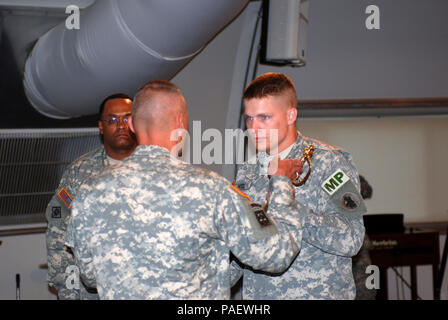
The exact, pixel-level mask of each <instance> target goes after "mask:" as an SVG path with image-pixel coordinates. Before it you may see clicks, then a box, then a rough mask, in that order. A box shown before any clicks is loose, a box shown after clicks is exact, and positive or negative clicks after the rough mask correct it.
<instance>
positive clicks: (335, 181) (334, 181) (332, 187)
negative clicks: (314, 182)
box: [322, 169, 350, 196]
mask: <svg viewBox="0 0 448 320" xmlns="http://www.w3.org/2000/svg"><path fill="white" fill-rule="evenodd" d="M348 180H350V178H349V176H347V175H346V174H345V173H344V171H342V170H341V169H338V170H336V172H334V173H333V174H332V175H331V176H330V177H329V178H328V179H327V180H325V181H324V183H322V188H323V189H324V190H325V192H327V193H328V194H329V195H330V196H331V195H332V194H334V193H335V192H336V191H338V190H339V189H340V188H341V187H342V186H343V185H344V183H346V182H347V181H348Z"/></svg>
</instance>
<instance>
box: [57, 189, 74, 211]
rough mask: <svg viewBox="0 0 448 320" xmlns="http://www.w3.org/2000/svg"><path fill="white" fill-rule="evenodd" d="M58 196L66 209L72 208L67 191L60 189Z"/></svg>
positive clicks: (70, 198)
mask: <svg viewBox="0 0 448 320" xmlns="http://www.w3.org/2000/svg"><path fill="white" fill-rule="evenodd" d="M58 196H59V198H60V199H61V200H62V202H63V203H64V204H65V205H66V206H67V208H69V209H70V207H71V206H72V201H73V200H72V197H70V195H69V194H68V192H67V190H65V188H62V189H61V190H60V191H59V192H58Z"/></svg>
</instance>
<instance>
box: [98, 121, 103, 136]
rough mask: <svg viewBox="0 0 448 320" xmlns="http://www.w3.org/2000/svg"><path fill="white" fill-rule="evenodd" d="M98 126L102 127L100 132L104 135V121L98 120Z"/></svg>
mask: <svg viewBox="0 0 448 320" xmlns="http://www.w3.org/2000/svg"><path fill="white" fill-rule="evenodd" d="M98 128H99V129H100V134H101V135H103V134H104V132H103V131H104V128H103V121H101V120H100V121H98Z"/></svg>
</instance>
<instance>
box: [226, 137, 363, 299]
mask: <svg viewBox="0 0 448 320" xmlns="http://www.w3.org/2000/svg"><path fill="white" fill-rule="evenodd" d="M310 144H313V145H314V147H315V150H314V155H313V157H312V171H311V175H310V177H309V179H308V180H307V182H306V183H305V184H304V185H302V186H300V187H295V201H296V203H297V204H300V205H301V207H299V208H301V209H299V210H301V212H300V215H299V216H300V217H301V225H302V228H303V235H302V236H303V237H302V243H301V250H300V253H299V254H298V256H297V257H296V259H295V260H294V262H293V263H292V265H291V266H290V268H289V269H288V270H287V271H286V272H284V273H282V274H280V275H270V274H266V273H263V272H254V271H252V270H250V269H249V268H244V278H243V299H354V298H355V285H354V281H353V275H352V261H351V257H352V256H353V255H355V254H356V253H357V252H358V250H359V249H360V247H361V245H362V242H363V238H364V226H363V222H362V216H361V215H362V214H363V213H364V212H365V206H364V204H363V202H362V198H361V196H360V195H359V178H358V174H357V171H356V169H355V167H354V165H353V162H352V159H351V156H350V155H349V154H348V153H347V152H345V151H343V150H342V149H340V148H337V147H334V146H330V145H328V144H325V143H323V142H320V141H318V140H314V139H311V138H307V137H304V136H302V135H301V134H300V133H299V136H298V138H297V140H296V142H295V144H294V146H293V147H292V149H291V151H290V153H289V154H288V156H287V158H297V159H299V158H300V157H301V155H302V154H303V151H304V148H305V147H307V146H309V145H310ZM307 171H308V164H305V165H304V171H303V173H302V176H304V175H305V174H306V172H307ZM340 172H342V174H344V178H343V180H344V182H345V184H343V185H342V184H340V185H338V180H337V178H340V177H341V173H340ZM335 176H336V178H334V177H335ZM332 178H333V180H331V179H332ZM299 179H300V178H299ZM268 184H269V178H268V177H267V176H266V175H263V174H260V163H259V162H258V161H257V164H244V165H242V166H241V168H240V169H239V170H238V173H237V178H236V185H237V186H238V187H239V188H240V189H241V190H243V192H245V193H247V194H248V195H249V196H251V197H252V198H253V199H254V201H258V202H261V203H263V201H264V199H265V194H266V191H267V188H266V186H267V185H268ZM340 186H341V187H342V188H339V187H340ZM349 186H350V187H351V191H350V192H348V191H347V190H348V189H347V188H348V187H349ZM333 187H334V189H337V188H339V189H338V191H335V190H332V188H333ZM326 188H327V189H329V190H330V192H334V193H333V194H332V195H330V194H329V190H326ZM349 189H350V188H349ZM343 190H346V191H347V193H346V194H341V191H343ZM346 196H347V197H348V198H346ZM344 199H345V200H346V201H348V203H344V201H345V200H344ZM347 205H348V206H347ZM344 206H345V207H344ZM284 214H286V215H287V214H293V215H296V214H297V213H296V212H292V211H290V212H288V213H284ZM232 267H234V268H232V283H235V282H236V280H238V278H239V277H240V276H241V274H242V273H243V271H242V269H241V266H240V265H238V263H236V262H235V261H234V262H232Z"/></svg>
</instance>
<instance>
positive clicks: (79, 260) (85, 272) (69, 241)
mask: <svg viewBox="0 0 448 320" xmlns="http://www.w3.org/2000/svg"><path fill="white" fill-rule="evenodd" d="M89 193H90V189H89V187H88V185H82V187H81V188H80V190H79V196H77V199H76V200H75V201H73V209H72V210H73V212H72V217H71V218H70V220H69V222H68V226H67V238H66V245H67V246H68V247H70V248H71V249H72V251H73V254H74V260H75V263H76V266H77V267H78V268H79V274H80V277H81V281H82V282H83V284H84V285H85V286H86V287H87V288H96V278H95V273H94V268H93V259H92V254H91V251H90V245H89V241H88V240H89V239H88V237H89V235H90V233H91V231H90V227H91V222H89V217H90V216H91V212H92V209H93V208H92V206H91V204H92V199H91V197H89Z"/></svg>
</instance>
